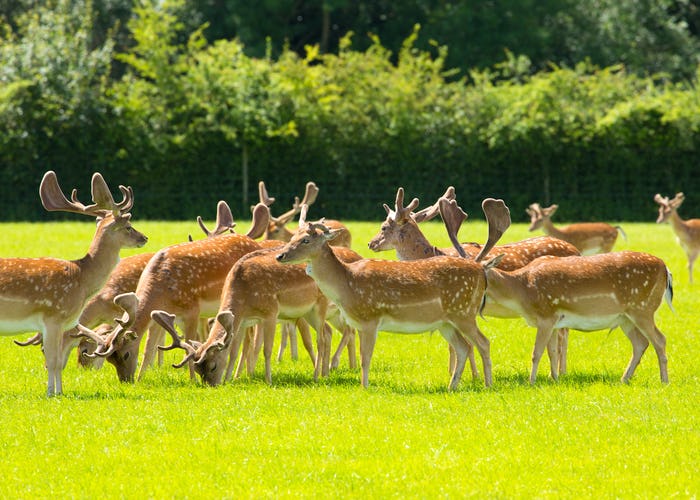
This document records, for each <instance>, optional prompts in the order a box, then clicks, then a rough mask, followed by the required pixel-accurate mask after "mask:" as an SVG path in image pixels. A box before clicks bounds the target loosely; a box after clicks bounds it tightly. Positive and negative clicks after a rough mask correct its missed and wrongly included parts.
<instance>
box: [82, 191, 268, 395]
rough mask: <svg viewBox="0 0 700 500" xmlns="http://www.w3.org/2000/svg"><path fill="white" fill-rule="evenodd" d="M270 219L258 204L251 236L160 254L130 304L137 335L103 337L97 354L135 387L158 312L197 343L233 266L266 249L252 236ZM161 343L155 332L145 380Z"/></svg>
mask: <svg viewBox="0 0 700 500" xmlns="http://www.w3.org/2000/svg"><path fill="white" fill-rule="evenodd" d="M268 216H269V210H268V208H267V207H266V206H264V205H262V204H258V205H257V206H256V208H255V210H254V213H253V226H252V228H251V229H250V230H249V232H248V234H247V235H241V234H235V233H232V234H222V235H220V236H217V237H216V238H206V239H203V240H195V241H190V242H185V243H180V244H177V245H172V246H170V247H167V248H164V249H162V250H160V251H158V252H156V254H155V255H154V256H153V257H152V258H151V260H150V261H149V262H148V265H147V266H146V268H145V269H144V271H143V273H142V274H141V277H140V278H139V282H138V285H137V287H136V292H135V296H136V300H134V301H133V303H131V302H130V303H129V305H130V306H132V307H133V310H132V311H129V312H126V313H125V314H131V315H132V316H133V318H134V320H133V326H132V328H131V329H130V331H133V332H134V333H135V334H134V335H133V336H131V335H126V332H127V330H125V329H120V330H119V331H118V333H117V334H110V335H109V336H106V337H103V339H102V342H100V343H99V345H98V347H97V349H96V350H95V352H94V353H93V354H94V355H97V356H103V357H106V358H107V361H109V362H110V363H112V364H113V365H114V366H115V368H116V370H117V375H118V377H119V380H121V381H123V382H124V381H128V382H132V381H133V380H134V375H135V373H136V366H137V364H138V352H139V346H140V343H141V338H142V337H143V335H144V334H145V333H146V331H147V330H148V327H149V325H150V323H151V312H152V311H154V310H157V309H163V310H168V311H172V312H173V313H175V314H177V315H178V317H179V318H181V320H182V323H183V329H184V332H185V336H186V338H188V339H194V338H195V337H196V335H197V327H198V323H199V318H200V316H213V315H214V314H216V311H218V309H219V300H220V297H221V290H222V286H223V284H224V281H225V279H226V276H227V274H228V272H229V271H230V269H231V267H233V265H234V264H235V263H236V261H238V259H240V258H241V257H243V256H244V255H246V254H248V253H250V252H253V251H255V250H258V249H260V245H259V244H258V243H257V242H255V241H254V240H253V239H252V238H251V236H252V237H258V236H260V235H262V232H263V231H264V228H265V227H266V226H267V219H268ZM92 338H93V340H95V339H97V338H98V337H92ZM159 341H160V335H151V334H150V332H149V334H148V336H147V340H146V347H145V351H144V359H143V363H142V365H141V369H140V370H139V379H140V378H142V377H143V374H144V372H145V370H146V369H147V367H148V366H149V365H150V364H151V362H152V361H153V358H154V357H155V354H156V352H157V344H158V343H159ZM192 375H194V373H193V372H192Z"/></svg>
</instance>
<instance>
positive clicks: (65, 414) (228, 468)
mask: <svg viewBox="0 0 700 500" xmlns="http://www.w3.org/2000/svg"><path fill="white" fill-rule="evenodd" d="M134 225H135V227H137V228H138V229H139V230H141V231H142V232H144V233H146V234H147V235H148V236H149V237H150V241H149V243H148V245H147V246H146V247H145V248H143V249H141V250H140V251H155V250H157V249H158V248H161V247H162V246H164V245H167V244H171V243H175V242H179V241H183V240H185V239H186V238H187V235H188V234H192V235H194V236H196V237H199V229H198V227H197V225H196V224H195V223H190V222H187V223H185V222H183V223H161V222H140V221H138V219H137V218H136V219H135V220H134ZM623 226H624V228H625V231H626V233H627V235H628V238H629V241H627V242H625V241H619V242H618V244H617V246H616V249H618V250H620V249H633V250H643V251H648V252H650V253H653V254H655V255H658V256H660V257H662V258H663V259H664V260H665V261H666V262H667V264H668V265H669V267H670V269H671V271H672V272H673V275H674V284H675V299H674V308H675V311H676V312H675V314H674V313H672V312H671V311H670V310H669V309H668V307H667V306H666V305H665V304H664V305H662V307H661V308H660V309H659V312H658V313H657V323H658V325H659V328H660V329H661V330H662V331H663V332H664V333H665V334H666V336H667V339H668V358H669V362H668V367H669V368H668V369H669V377H670V380H671V383H670V384H669V385H667V386H664V385H662V384H661V383H660V382H659V372H658V365H657V361H656V356H655V355H654V353H653V350H651V349H650V350H649V351H648V352H647V353H646V354H645V356H644V358H643V360H642V363H641V365H640V367H639V368H638V369H637V372H636V374H635V376H634V377H633V379H632V381H631V383H630V384H629V385H622V384H620V383H619V378H620V376H621V375H622V372H623V370H624V368H625V366H626V365H627V362H628V361H629V358H630V356H631V345H630V343H629V341H628V340H627V339H626V337H625V336H624V335H623V334H622V332H621V331H620V330H615V331H613V332H607V331H602V332H593V333H583V332H571V335H570V346H569V374H567V375H566V376H563V377H562V378H561V379H560V381H559V382H556V383H555V382H552V381H551V380H550V379H549V377H548V362H546V361H543V362H542V363H541V365H540V372H539V378H538V383H537V385H536V386H534V387H531V386H530V385H529V384H528V383H527V378H528V373H529V365H530V355H531V351H532V347H533V343H534V330H533V329H532V328H529V327H527V326H526V325H525V324H524V322H522V321H521V320H496V319H487V320H480V325H481V328H482V330H483V331H484V333H485V334H486V336H487V337H488V338H489V339H490V340H491V346H492V359H493V373H494V386H493V387H492V388H491V389H485V388H484V387H483V383H481V382H475V383H474V382H471V381H470V380H469V379H468V378H469V377H466V378H465V379H464V380H463V382H462V386H461V388H460V390H458V391H457V392H454V393H449V392H447V390H446V387H447V383H448V379H449V377H448V372H447V362H448V355H447V344H446V343H445V341H444V340H443V339H442V337H441V336H440V335H438V334H436V333H432V334H431V333H426V334H423V335H397V334H391V333H380V336H379V339H378V341H377V346H376V349H375V353H374V357H373V361H372V371H371V374H370V388H369V389H363V388H362V387H361V386H360V382H359V380H360V375H359V371H352V370H350V369H348V367H347V358H346V357H344V358H343V360H342V362H341V368H340V369H339V370H338V371H337V372H334V373H332V374H331V376H330V378H329V379H327V380H323V381H320V382H318V383H314V381H313V377H312V371H313V370H312V366H311V363H310V361H309V360H308V357H306V355H305V354H303V353H300V359H299V361H296V362H293V361H291V359H290V358H289V354H288V353H286V354H285V358H284V359H283V361H282V362H281V363H276V362H275V363H274V364H273V385H272V387H269V386H267V385H266V384H265V383H264V382H263V380H262V363H259V364H258V371H257V374H256V376H255V377H253V378H252V379H250V378H243V379H241V380H237V381H235V382H233V383H228V384H226V385H223V386H221V387H218V388H209V387H203V386H201V385H199V384H198V383H192V382H190V380H189V376H188V374H187V372H186V370H175V369H174V368H172V367H171V366H170V363H171V362H173V361H177V360H179V359H180V358H181V355H182V354H181V353H171V352H169V353H167V356H166V361H167V363H166V364H165V365H164V366H163V367H160V368H156V369H154V370H152V371H150V372H149V373H148V375H147V377H146V379H145V380H144V381H142V382H141V383H137V384H134V385H128V384H121V383H119V382H118V381H117V378H116V374H115V372H114V369H113V368H112V366H111V365H107V364H105V367H104V368H103V369H102V370H100V371H85V370H82V369H79V368H78V367H77V366H76V363H75V359H74V357H73V358H71V361H70V362H69V366H68V367H67V369H66V370H65V372H64V376H63V383H64V391H65V394H64V395H63V396H61V397H56V398H47V397H46V396H45V389H46V373H45V370H44V368H43V360H42V355H41V352H40V350H39V349H38V348H36V347H31V348H29V347H27V348H20V347H17V346H15V345H14V343H13V342H12V338H11V337H2V338H0V381H1V388H0V408H1V409H2V410H1V411H0V450H1V451H2V457H3V467H2V471H3V473H2V478H3V479H2V481H0V496H1V497H3V498H16V497H23V498H30V497H31V498H48V497H51V498H60V497H78V498H82V497H93V498H100V497H109V498H114V497H139V498H163V497H178V498H185V497H187V498H222V497H254V498H260V497H300V496H303V497H312V496H313V497H319V496H324V497H331V498H336V497H344V498H345V497H353V498H362V497H374V498H381V497H387V496H394V497H414V498H415V497H420V498H426V497H435V496H439V497H448V496H449V497H466V496H474V497H482V498H484V497H488V498H494V497H495V498H533V497H534V498H542V497H557V498H580V497H589V498H591V497H595V498H601V497H603V498H613V497H614V498H618V497H619V498H635V497H636V498H639V497H643V498H664V499H665V498H673V497H680V498H689V497H697V496H698V495H699V494H700V474H698V469H700V419H699V418H698V416H699V415H700V365H699V364H698V361H699V359H700V357H699V349H698V345H699V341H700V339H699V338H698V333H697V329H698V325H700V312H699V311H700V264H699V265H698V268H699V269H698V271H697V272H696V281H697V283H696V284H695V286H691V285H689V283H688V276H687V271H686V268H685V265H686V262H685V256H684V254H683V252H682V250H681V249H680V247H679V246H678V245H677V244H676V242H675V238H674V236H673V235H672V232H671V229H670V227H668V226H657V225H654V224H630V223H625V224H623ZM350 227H351V229H352V231H353V234H354V237H355V241H354V248H355V249H356V250H358V251H360V252H361V253H363V254H365V255H367V256H370V253H369V250H367V241H368V240H369V239H370V238H371V236H373V233H374V232H375V231H376V230H377V229H378V227H379V223H378V222H377V223H353V224H350ZM93 229H94V226H93V225H92V224H88V223H85V224H83V223H42V224H3V225H2V232H3V234H4V235H5V236H4V238H3V241H2V242H1V243H0V255H3V256H41V255H52V256H60V257H65V258H77V257H80V256H82V255H83V254H84V252H85V250H86V249H87V246H88V242H89V240H90V238H91V236H92V232H93ZM238 229H239V230H240V231H242V232H244V231H245V230H246V229H247V224H246V223H245V222H239V227H238ZM425 231H426V233H427V234H428V235H430V237H431V239H432V240H433V241H434V242H435V243H436V244H438V245H447V244H448V240H447V238H446V236H445V235H444V231H443V230H442V228H441V226H440V225H439V224H438V223H429V224H427V225H426V226H425ZM38 235H41V237H39V236H38ZM460 236H461V239H462V240H465V241H467V240H469V241H483V239H484V236H485V226H484V224H483V223H481V222H467V223H466V225H465V227H464V228H463V230H462V232H461V233H460ZM528 236H531V235H530V234H528V233H527V230H526V225H524V224H516V225H515V226H514V227H512V228H511V229H510V230H509V232H508V233H507V234H506V235H505V237H504V239H503V241H504V242H507V241H515V240H518V239H521V238H524V237H528ZM130 253H134V251H128V252H126V251H125V252H124V254H123V255H128V254H130ZM383 257H385V258H393V257H394V256H393V254H386V255H383ZM28 337H29V335H26V336H20V337H15V338H17V339H18V340H21V339H26V338H28ZM337 341H338V337H337V336H336V337H335V338H334V342H337ZM477 358H478V356H477Z"/></svg>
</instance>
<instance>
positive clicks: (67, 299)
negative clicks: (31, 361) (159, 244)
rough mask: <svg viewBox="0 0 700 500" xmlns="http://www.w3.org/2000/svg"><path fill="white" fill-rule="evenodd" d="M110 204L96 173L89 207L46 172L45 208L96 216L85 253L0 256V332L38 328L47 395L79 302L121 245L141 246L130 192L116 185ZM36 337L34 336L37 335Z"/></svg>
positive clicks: (102, 278) (100, 281) (56, 381)
mask: <svg viewBox="0 0 700 500" xmlns="http://www.w3.org/2000/svg"><path fill="white" fill-rule="evenodd" d="M119 190H120V191H121V193H122V195H123V199H122V201H121V202H119V203H116V202H115V201H114V198H113V197H112V194H111V193H110V191H109V188H108V187H107V184H106V182H105V181H104V179H103V178H102V176H101V175H100V174H99V173H95V174H94V175H93V176H92V201H93V204H92V205H84V204H82V203H80V202H79V201H78V198H77V191H76V190H73V193H72V196H71V201H68V199H66V197H65V196H64V194H63V192H62V191H61V188H60V186H59V185H58V179H57V178H56V174H55V173H54V172H53V171H49V172H46V174H44V177H43V179H42V181H41V185H40V187H39V196H40V198H41V202H42V204H43V206H44V208H45V209H46V210H49V211H65V212H73V213H79V214H83V215H88V216H90V217H95V218H97V219H98V224H97V230H96V232H95V236H94V237H93V240H92V243H91V244H90V248H89V250H88V253H87V255H85V257H83V258H82V259H78V260H61V259H54V258H38V259H29V258H9V259H0V318H1V319H0V332H2V334H4V335H15V334H19V333H23V332H27V331H38V332H39V334H40V335H41V337H42V339H43V343H44V358H45V360H46V370H47V372H48V387H47V392H48V395H49V396H51V395H54V394H61V393H62V391H63V384H62V371H63V368H64V366H65V363H66V361H67V357H68V354H69V352H70V349H71V348H72V347H73V346H72V345H62V344H64V342H63V332H64V331H66V330H70V329H72V328H73V327H75V326H76V324H77V323H78V318H79V317H80V313H81V312H82V310H83V308H84V307H85V304H86V303H87V301H88V300H90V298H91V297H92V296H93V295H95V294H96V293H97V292H98V291H99V290H100V288H102V286H103V285H104V284H105V282H106V281H107V278H108V277H109V274H110V272H111V271H112V269H113V268H114V266H116V264H117V262H118V261H119V251H120V249H122V248H125V247H141V246H143V245H144V244H145V243H146V241H147V238H146V237H145V236H144V235H143V234H141V233H140V232H138V231H137V230H136V229H134V228H133V227H132V226H131V223H130V221H129V219H130V217H131V214H130V213H129V211H130V210H131V207H132V206H133V202H134V195H133V191H132V189H131V188H130V187H124V186H119ZM37 336H38V335H37Z"/></svg>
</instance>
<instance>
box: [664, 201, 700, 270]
mask: <svg viewBox="0 0 700 500" xmlns="http://www.w3.org/2000/svg"><path fill="white" fill-rule="evenodd" d="M683 200H685V195H684V194H683V193H676V196H674V198H673V199H672V200H669V199H668V196H661V195H660V194H657V195H656V196H654V201H655V202H656V203H657V204H658V205H659V217H658V218H657V219H656V223H657V224H662V223H664V222H670V224H671V227H672V228H673V232H674V233H676V239H677V240H678V243H679V244H680V246H681V248H682V249H683V250H684V251H685V254H686V256H687V257H688V278H689V280H690V283H692V282H693V263H694V262H695V259H697V257H698V255H699V254H700V219H688V220H683V219H681V217H680V215H678V207H680V206H681V204H682V203H683Z"/></svg>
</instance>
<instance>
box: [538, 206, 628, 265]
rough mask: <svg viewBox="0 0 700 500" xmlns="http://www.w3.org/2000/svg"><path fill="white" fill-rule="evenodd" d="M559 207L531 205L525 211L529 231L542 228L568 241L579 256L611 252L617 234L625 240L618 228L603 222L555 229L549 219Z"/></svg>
mask: <svg viewBox="0 0 700 500" xmlns="http://www.w3.org/2000/svg"><path fill="white" fill-rule="evenodd" d="M557 208H559V205H552V206H550V207H547V208H542V207H540V204H539V203H533V204H532V205H530V207H529V208H526V209H525V211H526V212H527V213H528V215H529V216H530V228H529V230H530V231H534V230H536V229H539V228H542V229H544V232H545V233H547V234H548V235H549V236H553V237H555V238H559V239H561V240H564V241H568V242H569V243H571V244H572V245H574V246H575V247H576V248H578V249H579V251H580V252H581V255H593V254H596V253H606V252H610V251H612V248H613V247H614V246H615V241H616V240H617V234H618V232H619V233H620V234H622V237H623V238H625V239H627V236H626V235H625V232H624V231H623V230H622V228H621V227H620V226H611V225H610V224H606V223H604V222H581V223H577V224H570V225H568V226H566V227H562V228H556V227H554V224H552V220H551V217H552V215H554V212H556V211H557Z"/></svg>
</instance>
